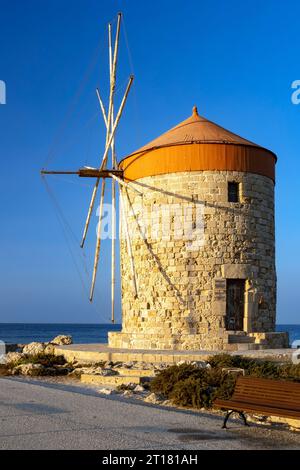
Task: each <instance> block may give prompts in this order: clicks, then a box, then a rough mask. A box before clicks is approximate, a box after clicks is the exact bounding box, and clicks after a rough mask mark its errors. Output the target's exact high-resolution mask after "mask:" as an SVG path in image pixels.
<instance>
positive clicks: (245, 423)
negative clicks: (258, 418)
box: [239, 411, 250, 426]
mask: <svg viewBox="0 0 300 470" xmlns="http://www.w3.org/2000/svg"><path fill="white" fill-rule="evenodd" d="M239 416H240V418H241V419H242V420H243V422H244V425H245V426H250V424H249V423H248V422H247V418H246V416H245V414H244V413H243V411H241V412H240V413H239Z"/></svg>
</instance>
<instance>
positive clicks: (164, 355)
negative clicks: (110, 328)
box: [54, 343, 295, 364]
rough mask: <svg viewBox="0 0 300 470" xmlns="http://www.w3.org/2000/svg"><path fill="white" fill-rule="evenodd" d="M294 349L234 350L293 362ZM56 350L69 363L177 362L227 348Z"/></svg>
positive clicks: (81, 347) (93, 347) (82, 347)
mask: <svg viewBox="0 0 300 470" xmlns="http://www.w3.org/2000/svg"><path fill="white" fill-rule="evenodd" d="M294 351H295V350H294V349H263V350H258V351H234V352H229V354H233V355H242V356H245V357H251V358H260V359H268V360H273V361H281V362H290V361H291V359H292V354H293V352H294ZM54 353H55V354H56V355H63V356H64V357H65V359H66V360H67V361H69V362H72V361H78V362H83V363H84V362H86V363H95V362H102V361H112V362H132V361H136V362H146V363H153V364H155V363H162V362H164V363H167V364H176V363H177V362H179V361H191V362H192V361H205V360H207V359H208V358H209V357H210V356H212V355H215V354H222V353H224V351H221V350H218V351H205V350H198V351H173V350H162V351H159V350H143V349H113V348H110V347H108V345H107V344H100V343H99V344H71V345H68V346H56V347H55V351H54Z"/></svg>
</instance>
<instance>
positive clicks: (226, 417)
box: [222, 410, 234, 429]
mask: <svg viewBox="0 0 300 470" xmlns="http://www.w3.org/2000/svg"><path fill="white" fill-rule="evenodd" d="M232 413H234V411H233V410H230V411H227V413H226V415H225V418H224V422H223V426H222V429H227V426H226V424H227V421H228V419H229V417H230V415H232Z"/></svg>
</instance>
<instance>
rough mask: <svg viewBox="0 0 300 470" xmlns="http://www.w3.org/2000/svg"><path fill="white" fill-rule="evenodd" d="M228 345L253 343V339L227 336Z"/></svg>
mask: <svg viewBox="0 0 300 470" xmlns="http://www.w3.org/2000/svg"><path fill="white" fill-rule="evenodd" d="M228 343H229V344H236V343H238V344H241V343H243V344H244V343H249V344H251V343H255V338H251V336H246V335H245V336H241V335H229V336H228Z"/></svg>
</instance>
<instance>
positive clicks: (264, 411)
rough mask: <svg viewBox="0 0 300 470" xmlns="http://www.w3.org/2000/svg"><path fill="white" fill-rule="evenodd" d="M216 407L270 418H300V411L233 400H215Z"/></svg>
mask: <svg viewBox="0 0 300 470" xmlns="http://www.w3.org/2000/svg"><path fill="white" fill-rule="evenodd" d="M214 405H215V406H217V407H218V408H222V409H226V410H232V409H233V410H237V411H246V412H248V413H251V412H252V413H259V414H261V415H268V416H283V417H286V418H295V419H298V418H300V411H297V410H291V409H287V408H277V407H271V406H264V405H255V404H252V403H248V404H246V403H243V402H238V401H232V400H219V399H217V400H215V401H214Z"/></svg>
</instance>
